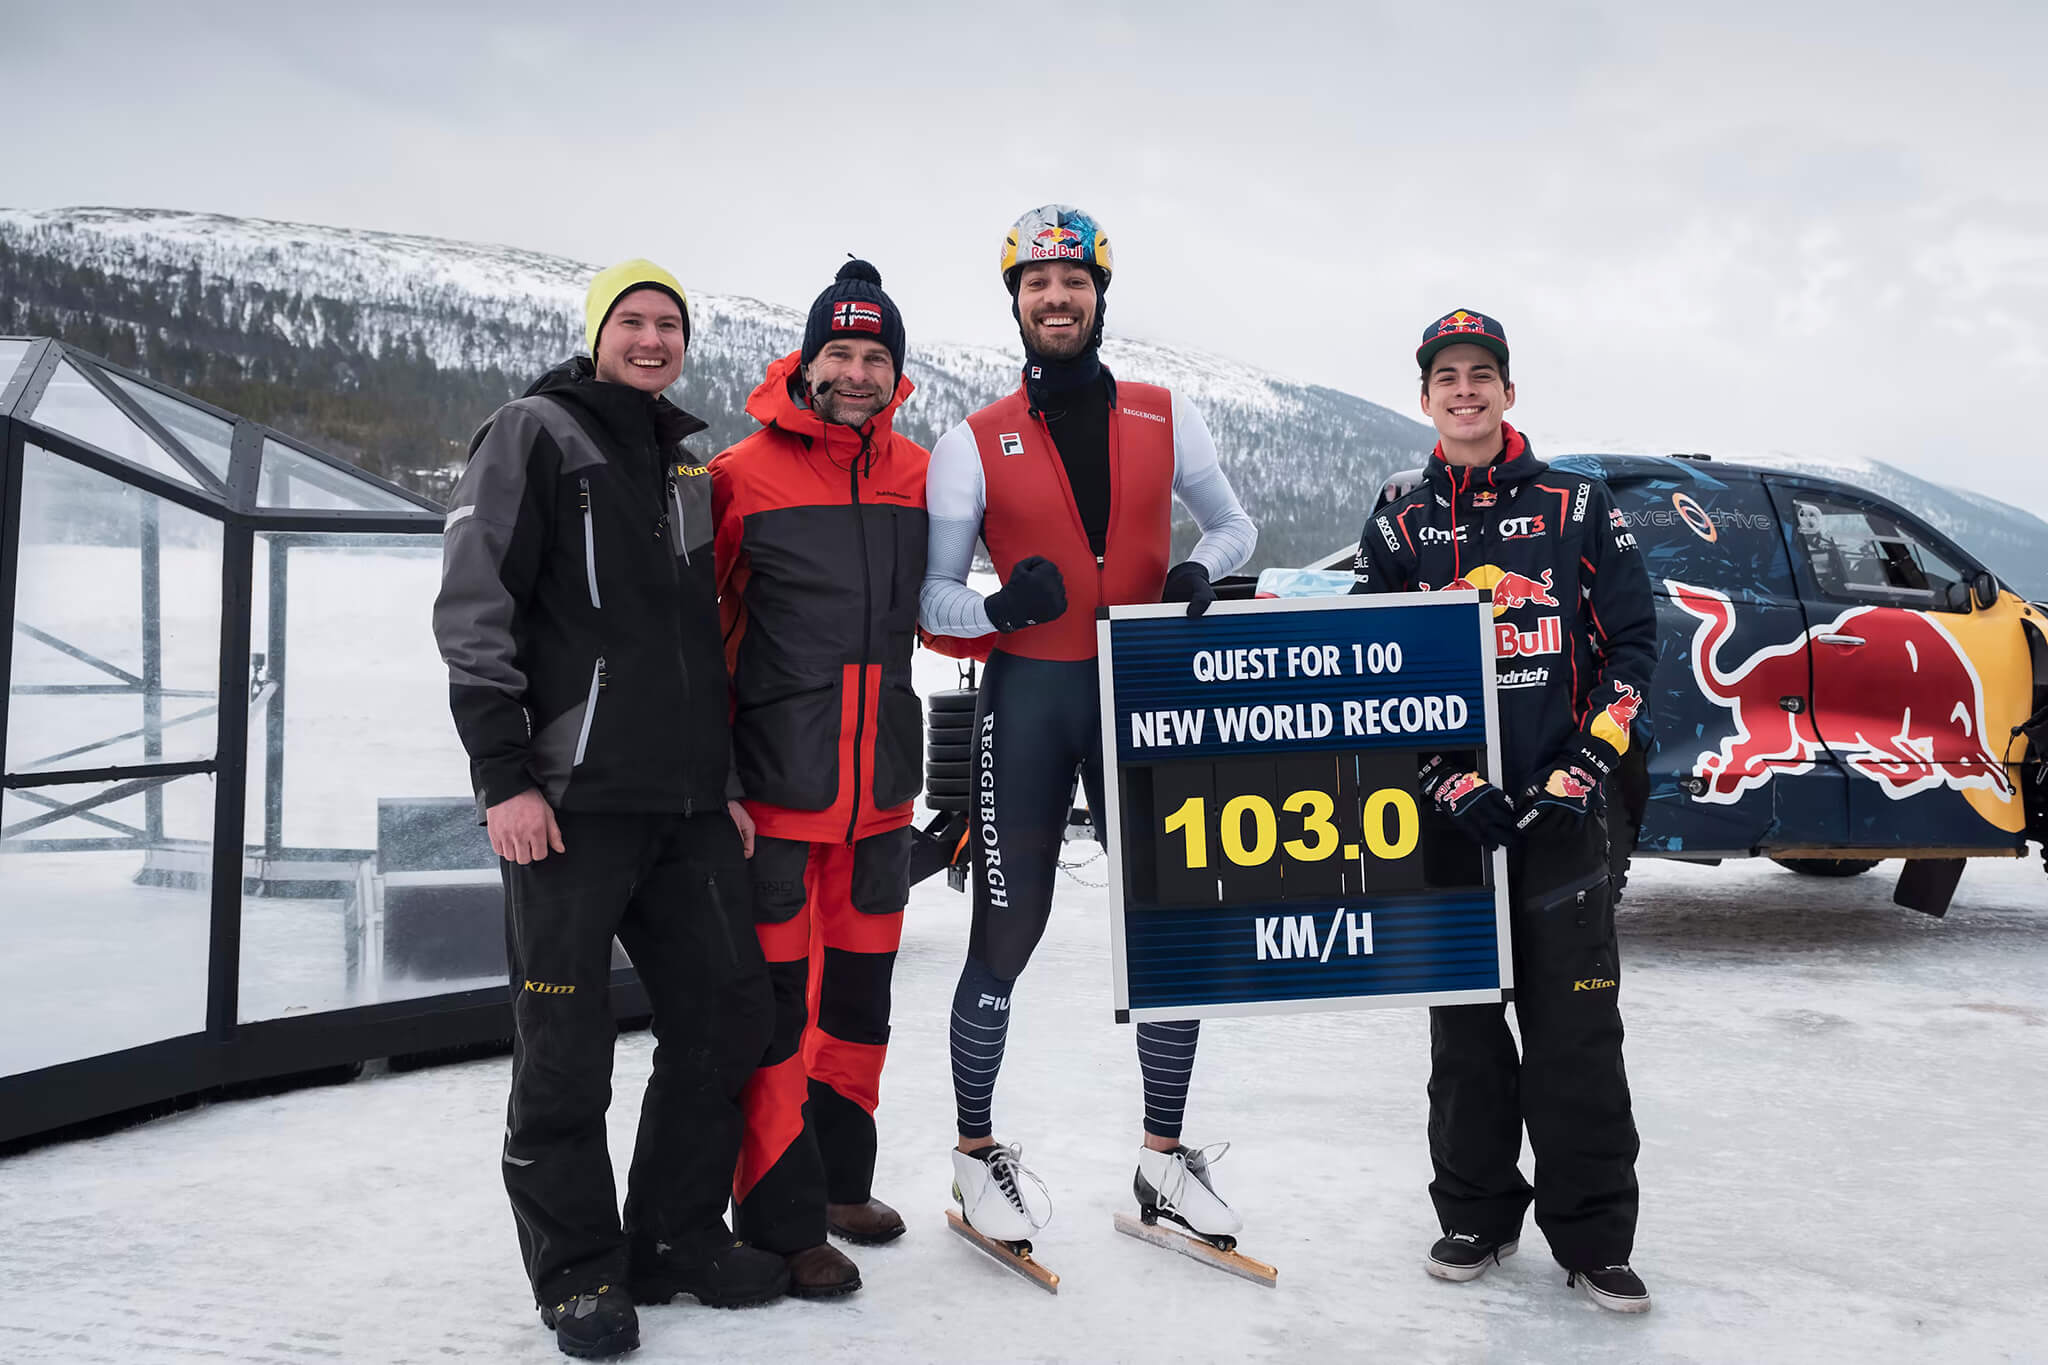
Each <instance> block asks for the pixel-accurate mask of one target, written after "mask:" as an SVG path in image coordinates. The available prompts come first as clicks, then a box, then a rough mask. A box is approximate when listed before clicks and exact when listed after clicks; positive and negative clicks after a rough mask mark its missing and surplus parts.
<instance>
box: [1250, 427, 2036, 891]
mask: <svg viewBox="0 0 2048 1365" xmlns="http://www.w3.org/2000/svg"><path fill="white" fill-rule="evenodd" d="M1550 463H1552V464H1553V465H1555V466H1556V467H1558V468H1561V469H1566V470H1570V471H1572V472H1575V473H1580V474H1590V475H1593V476H1595V477H1597V478H1600V479H1603V480H1605V481H1606V483H1607V484H1608V486H1609V487H1610V488H1611V489H1612V490H1613V492H1614V498H1615V504H1616V506H1615V510H1614V512H1613V516H1614V518H1615V521H1616V525H1615V529H1616V530H1617V532H1620V533H1622V534H1625V535H1630V536H1633V537H1634V538H1635V540H1636V543H1637V544H1638V545H1639V546H1640V547H1641V549H1642V552H1643V556H1644V558H1645V560H1646V562H1647V563H1648V566H1649V571H1650V580H1651V583H1652V586H1653V587H1654V589H1655V591H1656V595H1657V624H1658V661H1657V671H1656V675H1655V678H1654V681H1653V682H1652V684H1651V688H1650V693H1649V695H1648V696H1645V697H1635V696H1624V697H1622V698H1621V699H1620V700H1619V701H1617V702H1616V703H1615V704H1613V705H1611V706H1610V707H1609V708H1608V709H1609V713H1610V719H1612V720H1613V721H1614V722H1615V723H1616V724H1617V725H1620V726H1624V727H1627V728H1629V729H1631V730H1632V731H1633V732H1634V733H1635V734H1636V735H1637V736H1638V737H1639V742H1638V743H1636V744H1633V745H1631V746H1630V747H1629V751H1628V759H1627V760H1626V761H1625V764H1624V767H1623V769H1622V770H1621V771H1620V772H1619V774H1618V775H1617V778H1616V782H1615V787H1614V790H1612V791H1611V792H1610V801H1611V806H1612V808H1613V813H1614V817H1615V818H1614V819H1613V820H1612V821H1611V823H1612V825H1613V828H1614V831H1615V861H1616V873H1617V877H1618V878H1625V876H1626V868H1627V860H1628V858H1629V857H1630V856H1631V855H1632V854H1633V855H1649V856H1658V857H1668V858H1682V859H1687V860H1694V861H1700V862H1717V861H1719V860H1721V859H1723V858H1740V857H1752V856H1763V857H1769V858H1773V859H1776V860H1777V861H1779V862H1780V863H1783V864H1784V865H1785V866H1787V867H1790V868H1792V869H1793V870H1795V871H1799V872H1806V873H1812V874H1816V875H1838V876H1839V875H1851V874H1854V873H1858V872H1863V871H1867V870H1869V869H1870V868H1872V867H1875V866H1876V865H1877V863H1878V862H1879V861H1880V860H1883V859H1888V858H1902V859H1905V860H1906V867H1905V871H1904V873H1903V874H1902V875H1901V877H1900V884H1899V891H1898V896H1897V899H1898V900H1899V902H1900V903H1901V904H1904V905H1910V906H1912V907H1913V908H1915V909H1921V910H1926V911H1928V912H1930V913H1933V914H1941V913H1943V912H1944V911H1945V910H1946V909H1947V906H1948V903H1949V898H1950V896H1951V895H1952V894H1953V892H1954V889H1955V886H1956V884H1957V880H1958V878H1959V877H1960V875H1961V873H1962V870H1963V867H1964V862H1965V860H1967V859H1970V858H1990V857H2002V858H2012V857H2019V856H2023V855H2024V854H2025V852H2026V848H2027V845H2028V843H2029V842H2030V841H2033V842H2039V843H2041V844H2042V845H2043V846H2044V848H2048V608H2044V607H2042V606H2040V605H2036V604H2029V603H2028V602H2026V601H2023V600H2022V599H2021V598H2020V597H2019V596H2017V595H2016V594H2014V593H2013V592H2011V591H2009V590H2007V589H2005V588H2003V587H2001V586H2000V584H1999V582H1998V580H1997V578H1996V577H1995V576H1994V575H1993V574H1992V573H1991V572H1990V571H1989V570H1987V569H1986V568H1985V567H1984V566H1983V565H1982V564H1981V563H1980V562H1978V561H1977V560H1976V559H1975V558H1974V557H1972V556H1971V554H1970V553H1969V552H1968V551H1967V550H1965V549H1964V548H1963V547H1961V546H1960V545H1957V544H1956V543H1955V542H1954V541H1952V540H1951V539H1950V538H1949V537H1947V536H1945V535H1943V534H1942V533H1941V532H1939V531H1937V530H1935V529H1934V528H1933V527H1931V526H1929V525H1927V524H1926V523H1925V522H1924V521H1922V520H1921V519H1919V518H1917V517H1915V516H1914V515H1913V514H1912V513H1910V512H1908V511H1906V510H1905V509H1904V508H1901V507H1899V506H1898V505H1896V504H1894V503H1891V502H1889V501H1887V500H1885V499H1884V498H1881V497H1877V496H1874V495H1873V494H1870V493H1868V492H1865V491H1863V490H1861V489H1858V488H1855V487H1852V486H1851V485H1848V484H1845V483H1841V482H1838V481H1835V480H1831V479H1824V478H1818V477H1814V476H1812V475H1805V474H1792V473H1785V472H1780V471H1778V470H1774V469H1767V468H1752V467H1747V466H1743V465H1739V464H1722V463H1719V462H1715V461H1711V460H1709V459H1707V458H1706V457H1704V456H1690V457H1683V456H1672V457H1659V456H1616V455H1598V456H1595V455H1569V456H1563V457H1560V458H1555V459H1552V460H1551V461H1550ZM1415 477H1416V478H1419V477H1420V474H1419V471H1418V472H1417V474H1416V476H1415ZM1413 482H1414V480H1413V479H1406V480H1405V482H1404V476H1396V478H1395V479H1394V480H1393V481H1391V482H1390V484H1389V493H1390V494H1391V495H1392V496H1398V495H1399V493H1400V492H1402V491H1405V488H1406V487H1409V486H1412V484H1413ZM1387 496H1388V495H1383V496H1382V499H1381V500H1382V501H1385V500H1387ZM1348 554H1349V552H1348V551H1347V552H1346V553H1345V555H1344V556H1333V557H1332V561H1331V565H1330V567H1335V566H1336V565H1337V564H1339V563H1341V562H1345V561H1347V560H1348ZM1271 572H1272V571H1269V573H1271ZM1286 572H1288V571H1282V573H1283V575H1284V573H1286ZM1318 577H1319V575H1318ZM1261 586H1262V590H1266V591H1279V592H1282V593H1286V592H1289V591H1315V590H1317V589H1315V588H1313V587H1311V586H1310V585H1309V584H1307V583H1306V582H1303V583H1300V584H1298V585H1295V586H1294V587H1292V588H1290V587H1289V586H1287V585H1280V584H1276V585H1275V586H1272V587H1268V586H1267V585H1264V584H1262V585H1261ZM1453 586H1458V585H1453ZM1491 586H1492V587H1493V590H1494V593H1495V595H1496V600H1498V596H1499V594H1500V593H1502V592H1503V591H1504V590H1505V591H1508V592H1510V593H1512V594H1515V595H1518V596H1520V597H1521V598H1524V599H1526V600H1529V601H1535V602H1547V601H1548V600H1549V597H1548V593H1549V587H1550V585H1548V584H1546V583H1542V582H1537V581H1534V580H1521V581H1516V582H1512V583H1495V584H1492V585H1491ZM1320 590H1321V591H1330V590H1332V589H1331V588H1330V587H1329V586H1324V587H1322V588H1321V589H1320ZM1336 590H1338V591H1342V590H1343V589H1341V588H1338V589H1336ZM1501 643H1502V645H1503V646H1504V648H1503V651H1502V652H1503V654H1504V655H1507V654H1512V653H1514V652H1516V649H1517V648H1519V645H1520V643H1521V642H1519V641H1502V642H1501ZM1542 643H1543V642H1541V641H1532V642H1530V644H1531V646H1532V648H1536V649H1540V648H1541V647H1542Z"/></svg>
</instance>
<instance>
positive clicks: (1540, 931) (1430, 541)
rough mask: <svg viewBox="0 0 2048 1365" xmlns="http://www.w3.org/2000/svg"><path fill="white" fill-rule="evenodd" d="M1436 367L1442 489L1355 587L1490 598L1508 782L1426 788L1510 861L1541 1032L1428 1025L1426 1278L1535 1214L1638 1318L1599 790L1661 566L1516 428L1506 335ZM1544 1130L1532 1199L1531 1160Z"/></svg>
mask: <svg viewBox="0 0 2048 1365" xmlns="http://www.w3.org/2000/svg"><path fill="white" fill-rule="evenodd" d="M1415 359H1416V363H1417V364H1418V365H1419V366H1420V368H1421V381H1422V410H1423V412H1424V413H1425V414H1427V415H1428V417H1429V419H1430V421H1431V422H1433V423H1435V425H1436V429H1437V436H1438V441H1437V446H1436V449H1435V451H1433V452H1432V453H1431V455H1430V459H1429V464H1428V469H1427V472H1426V474H1425V476H1424V479H1423V482H1422V484H1421V486H1420V487H1418V488H1416V489H1414V490H1413V491H1411V492H1409V493H1408V494H1407V495H1406V496H1404V497H1401V498H1397V499H1396V500H1394V501H1393V502H1390V503H1388V504H1387V505H1386V506H1385V507H1382V508H1381V509H1379V511H1378V512H1376V513H1374V514H1373V515H1372V516H1371V517H1370V518H1369V519H1368V520H1367V522H1366V526H1365V531H1364V534H1363V535H1362V536H1361V537H1360V539H1359V544H1358V557H1357V560H1356V561H1355V568H1356V572H1357V582H1356V584H1355V585H1354V586H1353V588H1352V591H1353V592H1357V593H1383V592H1414V591H1428V590H1430V589H1442V588H1445V587H1447V586H1449V585H1451V584H1454V583H1455V584H1457V585H1458V586H1460V587H1475V588H1486V589H1489V590H1491V592H1492V612H1493V617H1494V630H1495V633H1496V641H1497V646H1498V648H1497V653H1496V663H1495V669H1496V686H1497V688H1498V691H1499V697H1500V734H1499V736H1498V739H1499V742H1500V753H1501V765H1502V769H1503V771H1502V773H1501V778H1502V785H1500V786H1498V787H1496V786H1494V785H1493V784H1492V783H1490V782H1487V781H1486V780H1485V779H1484V778H1482V777H1481V776H1480V775H1479V774H1478V773H1475V772H1473V771H1471V770H1470V764H1469V763H1459V762H1454V761H1453V756H1450V755H1443V754H1438V755H1432V756H1430V757H1429V758H1427V759H1426V760H1425V762H1424V763H1423V765H1422V770H1421V773H1420V775H1419V784H1420V789H1421V791H1422V794H1423V795H1424V796H1425V797H1427V798H1429V799H1432V800H1434V801H1435V803H1436V804H1437V806H1438V808H1439V809H1440V810H1442V811H1443V812H1444V813H1445V814H1446V815H1448V816H1449V817H1450V818H1451V820H1452V821H1453V822H1454V823H1455V824H1456V825H1457V827H1458V828H1460V829H1462V830H1463V831H1464V832H1465V833H1466V834H1467V835H1469V836H1470V837H1471V838H1472V839H1473V840H1474V842H1476V843H1478V844H1480V845H1481V846H1482V847H1484V848H1487V849H1493V848H1499V847H1502V846H1505V847H1506V848H1507V850H1508V909H1509V920H1510V928H1511V930H1512V933H1513V938H1514V965H1515V1018H1516V1021H1517V1023H1518V1024H1519V1025H1520V1028H1521V1034H1522V1050H1521V1054H1520V1055H1519V1056H1517V1055H1516V1051H1515V1041H1514V1037H1513V1035H1511V1034H1510V1033H1509V1031H1508V1025H1507V1017H1506V1009H1505V1006H1503V1005H1498V1004H1495V1005H1456V1006H1439V1007H1437V1008H1434V1009H1432V1010H1431V1011H1430V1012H1429V1014H1430V1020H1429V1023H1430V1079H1429V1140H1430V1158H1431V1161H1432V1163H1433V1164H1434V1166H1435V1172H1436V1176H1435V1179H1434V1180H1432V1181H1431V1182H1430V1186H1429V1192H1430V1197H1431V1199H1432V1200H1433V1201H1434V1203H1435V1205H1436V1211H1437V1218H1438V1221H1439V1222H1440V1224H1441V1225H1442V1231H1443V1236H1442V1238H1441V1239H1440V1240H1439V1241H1438V1242H1437V1243H1436V1245H1435V1246H1434V1247H1432V1248H1431V1250H1430V1253H1429V1259H1428V1262H1427V1264H1426V1266H1425V1268H1426V1269H1427V1270H1428V1271H1429V1273H1430V1274H1432V1275H1434V1276H1436V1277H1437V1278H1439V1279H1445V1280H1471V1279H1476V1278H1478V1277H1479V1276H1480V1275H1482V1274H1484V1273H1485V1272H1486V1269H1487V1267H1488V1266H1490V1265H1494V1264H1497V1263H1498V1262H1499V1261H1500V1259H1501V1258H1502V1257H1504V1256H1508V1255H1511V1254H1512V1253H1513V1252H1514V1251H1515V1249H1516V1245H1517V1242H1518V1241H1519V1239H1520V1236H1521V1224H1522V1216H1523V1214H1524V1213H1525V1212H1526V1211H1527V1210H1528V1208H1529V1205H1530V1203H1531V1202H1532V1201H1533V1202H1534V1204H1535V1207H1536V1224H1537V1226H1538V1227H1540V1228H1541V1229H1542V1230H1543V1234H1544V1236H1545V1238H1546V1239H1547V1240H1548V1241H1549V1243H1550V1250H1551V1254H1552V1255H1553V1256H1554V1257H1556V1258H1557V1261H1558V1263H1559V1264H1560V1265H1562V1266H1563V1267H1564V1268H1565V1270H1566V1271H1567V1272H1568V1274H1567V1278H1566V1283H1567V1284H1569V1285H1571V1286H1573V1287H1577V1288H1580V1289H1583V1290H1584V1291H1585V1293H1586V1294H1587V1295H1588V1296H1589V1297H1591V1299H1592V1300H1593V1302H1595V1303H1596V1304H1598V1305H1599V1306H1601V1307H1602V1308H1608V1309H1613V1310H1615V1311H1618V1312H1637V1313H1639V1312H1642V1311H1644V1310H1646V1309H1648V1308H1649V1306H1650V1296H1649V1291H1648V1290H1647V1289H1645V1288H1644V1287H1643V1282H1642V1280H1641V1279H1640V1278H1639V1277H1638V1276H1637V1275H1636V1274H1635V1272H1634V1271H1633V1270H1631V1269H1630V1268H1629V1264H1628V1261H1629V1255H1630V1253H1631V1251H1632V1249H1633V1246H1634V1242H1635V1227H1636V1204H1637V1192H1636V1176H1635V1158H1636V1150H1637V1139H1636V1129H1635V1119H1634V1116H1633V1113H1632V1110H1631V1107H1630V1102H1629V1093H1628V1078H1627V1075H1626V1073H1625V1072H1624V1070H1623V1068H1622V1060H1621V1039H1622V1028H1621V1012H1620V1008H1619V1004H1618V997H1619V995H1620V990H1621V986H1620V981H1621V960H1620V957H1619V955H1618V951H1617V944H1616V941H1615V934H1614V907H1613V901H1612V892H1611V890H1610V888H1609V885H1608V853H1607V823H1606V816H1605V811H1604V808H1603V805H1602V802H1601V792H1600V788H1601V783H1602V781H1603V779H1605V778H1606V776H1607V775H1608V774H1609V773H1610V772H1611V771H1612V770H1613V768H1614V766H1615V765H1616V764H1617V763H1618V762H1620V759H1621V756H1622V754H1623V753H1625V752H1626V751H1627V750H1628V747H1629V745H1630V743H1631V742H1632V740H1634V739H1635V737H1636V734H1637V733H1638V731H1637V730H1636V726H1635V724H1634V723H1635V722H1636V720H1637V719H1638V718H1637V714H1636V712H1637V708H1638V707H1639V706H1640V705H1641V702H1642V698H1643V696H1644V694H1645V693H1646V692H1647V690H1648V688H1649V685H1650V675H1651V672H1652V670H1653V669H1654V668H1655V666H1656V660H1657V622H1656V616H1655V612H1654V605H1653V602H1652V599H1651V596H1650V580H1649V575H1648V573H1647V571H1646V570H1645V568H1644V566H1643V559H1642V555H1641V553H1640V552H1639V551H1638V550H1637V549H1636V547H1635V542H1634V539H1633V538H1632V537H1631V536H1629V534H1628V532H1627V530H1626V528H1625V527H1624V525H1623V524H1622V522H1621V520H1620V514H1619V513H1618V512H1617V511H1616V510H1615V506H1614V500H1613V497H1612V495H1611V494H1610V493H1609V492H1608V490H1607V486H1606V485H1605V484H1604V483H1601V482H1600V481H1599V480H1598V479H1593V478H1589V477H1587V476H1585V475H1580V474H1567V473H1565V472H1563V471H1562V470H1558V469H1554V468H1552V467H1551V466H1549V465H1546V464H1544V463H1543V462H1542V461H1541V460H1539V459H1537V458H1536V456H1535V454H1534V453H1533V452H1532V451H1531V449H1530V447H1529V442H1528V440H1527V439H1526V438H1525V437H1523V435H1522V434H1521V433H1520V432H1519V431H1516V430H1515V429H1514V427H1512V426H1510V425H1509V424H1508V423H1507V421H1506V420H1505V419H1506V414H1507V411H1508V409H1509V408H1512V407H1513V406H1514V404H1515V386H1514V383H1513V381H1512V380H1511V379H1510V378H1509V375H1508V363H1509V362H1508V340H1507V333H1506V331H1505V330H1503V328H1502V327H1501V325H1500V323H1499V322H1497V321H1495V320H1494V319H1493V318H1491V317H1488V316H1486V315H1485V314H1483V313H1476V312H1473V311H1471V310H1469V309H1463V308H1461V309H1458V310H1456V311H1454V312H1451V313H1447V314H1445V315H1444V316H1443V317H1441V318H1438V319H1437V320H1436V321H1435V322H1432V323H1431V324H1430V325H1429V326H1428V327H1427V328H1425V329H1424V331H1423V334H1422V344H1421V346H1419V347H1418V348H1417V349H1416V352H1415ZM1525 1125H1526V1126H1527V1128H1528V1130H1529V1145H1530V1147H1531V1148H1532V1149H1533V1150H1534V1152H1535V1155H1536V1182H1535V1185H1534V1187H1533V1189H1532V1188H1531V1186H1530V1184H1529V1183H1528V1182H1527V1181H1525V1180H1524V1179H1523V1178H1522V1175H1521V1172H1520V1170H1519V1169H1518V1168H1517V1164H1516V1163H1517V1162H1518V1160H1519V1159H1520V1155H1521V1147H1522V1129H1523V1127H1524V1126H1525Z"/></svg>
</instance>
